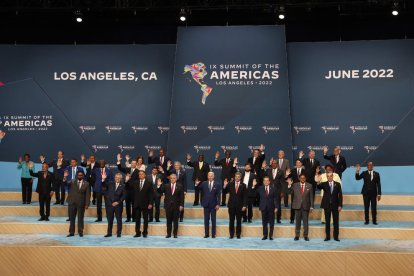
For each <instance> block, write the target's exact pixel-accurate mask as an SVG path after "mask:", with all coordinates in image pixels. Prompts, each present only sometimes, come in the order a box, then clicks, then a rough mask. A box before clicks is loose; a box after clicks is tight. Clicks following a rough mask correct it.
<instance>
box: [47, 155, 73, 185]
mask: <svg viewBox="0 0 414 276" xmlns="http://www.w3.org/2000/svg"><path fill="white" fill-rule="evenodd" d="M45 163H47V162H46V161H45ZM47 164H48V165H49V167H50V168H53V175H54V177H55V181H63V173H64V172H65V168H66V167H67V166H69V165H70V164H69V161H68V160H65V159H63V160H62V166H60V168H58V167H57V160H53V161H52V162H50V163H47Z"/></svg>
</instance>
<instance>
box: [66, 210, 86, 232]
mask: <svg viewBox="0 0 414 276" xmlns="http://www.w3.org/2000/svg"><path fill="white" fill-rule="evenodd" d="M76 215H77V216H78V233H79V234H83V224H84V216H85V206H77V205H76V204H73V203H71V204H69V221H70V225H69V233H70V234H75V219H76Z"/></svg>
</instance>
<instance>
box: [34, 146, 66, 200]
mask: <svg viewBox="0 0 414 276" xmlns="http://www.w3.org/2000/svg"><path fill="white" fill-rule="evenodd" d="M64 155H65V154H64V152H63V150H59V151H58V153H57V159H56V160H53V161H52V162H50V163H47V164H48V165H49V168H53V177H54V178H55V179H54V183H55V198H56V202H55V204H54V205H57V204H60V205H64V204H65V190H66V184H65V182H64V181H63V174H64V171H65V168H66V167H67V166H69V161H68V160H65V159H64V157H65V156H64ZM45 160H46V158H45V156H43V155H41V156H40V162H41V163H42V164H43V163H45V162H46V161H45Z"/></svg>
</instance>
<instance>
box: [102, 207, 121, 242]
mask: <svg viewBox="0 0 414 276" xmlns="http://www.w3.org/2000/svg"><path fill="white" fill-rule="evenodd" d="M105 209H106V219H107V220H108V230H107V234H108V235H112V228H113V225H114V217H116V234H117V235H120V234H121V233H122V211H123V209H124V205H123V204H122V203H121V204H118V205H117V206H115V207H114V206H112V204H105Z"/></svg>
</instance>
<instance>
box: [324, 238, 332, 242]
mask: <svg viewBox="0 0 414 276" xmlns="http://www.w3.org/2000/svg"><path fill="white" fill-rule="evenodd" d="M330 240H331V238H325V239H324V240H323V241H330Z"/></svg>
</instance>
